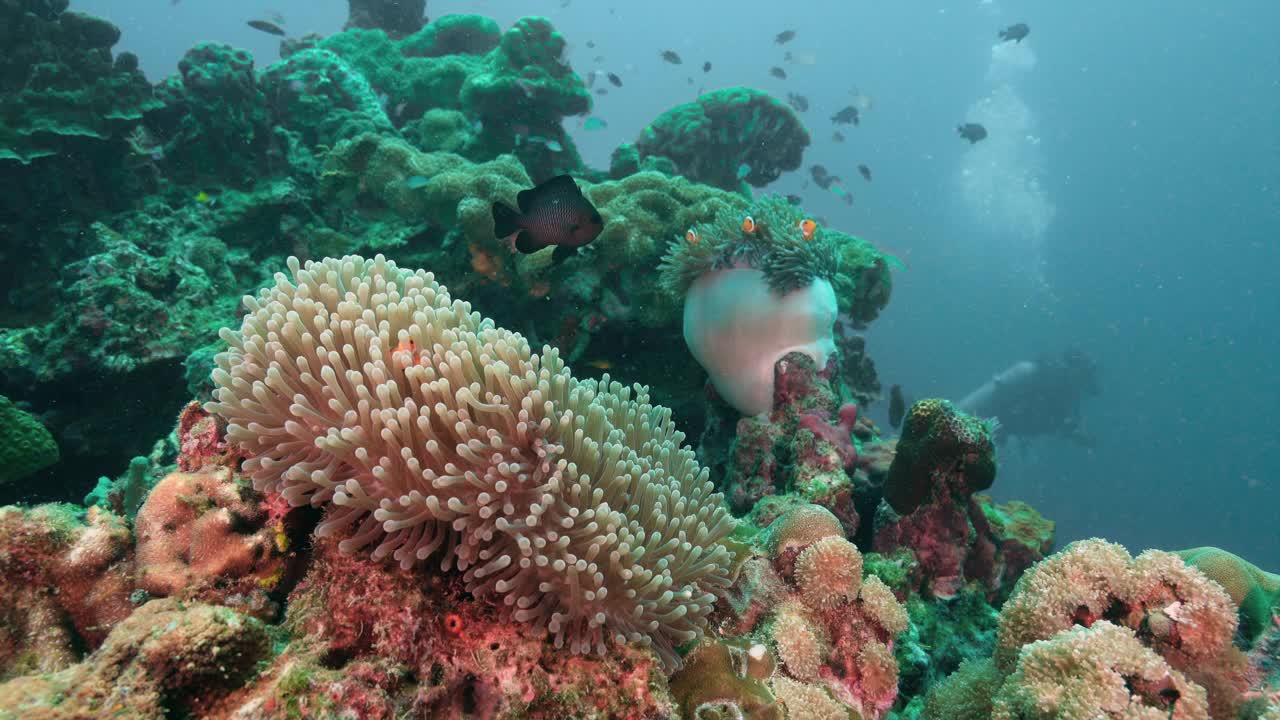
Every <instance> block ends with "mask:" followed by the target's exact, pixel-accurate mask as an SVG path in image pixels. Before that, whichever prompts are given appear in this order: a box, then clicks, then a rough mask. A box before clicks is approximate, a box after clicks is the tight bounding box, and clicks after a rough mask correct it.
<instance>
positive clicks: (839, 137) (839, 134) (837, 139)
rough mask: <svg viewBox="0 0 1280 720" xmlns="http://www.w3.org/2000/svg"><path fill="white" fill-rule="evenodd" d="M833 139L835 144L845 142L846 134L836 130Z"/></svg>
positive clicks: (832, 134)
mask: <svg viewBox="0 0 1280 720" xmlns="http://www.w3.org/2000/svg"><path fill="white" fill-rule="evenodd" d="M831 139H832V140H833V141H835V142H844V133H842V132H840V131H839V130H836V131H835V132H833V133H831Z"/></svg>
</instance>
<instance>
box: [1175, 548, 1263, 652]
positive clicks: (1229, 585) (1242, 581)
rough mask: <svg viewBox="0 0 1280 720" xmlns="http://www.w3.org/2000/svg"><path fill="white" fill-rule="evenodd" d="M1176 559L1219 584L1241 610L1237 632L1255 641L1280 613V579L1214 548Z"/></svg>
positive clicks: (1183, 553) (1180, 553)
mask: <svg viewBox="0 0 1280 720" xmlns="http://www.w3.org/2000/svg"><path fill="white" fill-rule="evenodd" d="M1177 554H1178V556H1179V557H1181V558H1182V559H1183V560H1185V561H1186V562H1187V564H1188V565H1190V566H1192V567H1194V568H1196V569H1197V570H1199V571H1200V572H1202V573H1204V574H1205V575H1207V576H1208V577H1209V579H1210V580H1212V581H1214V582H1216V583H1218V584H1219V585H1221V586H1222V588H1223V589H1224V590H1226V591H1227V595H1230V596H1231V601H1232V602H1234V603H1235V604H1236V606H1237V607H1238V608H1239V610H1240V632H1241V633H1243V634H1244V636H1245V637H1246V638H1248V639H1250V640H1252V639H1254V638H1256V637H1257V636H1258V635H1259V634H1260V633H1261V632H1262V631H1263V629H1264V628H1266V626H1267V623H1268V622H1270V621H1271V618H1272V613H1280V575H1277V574H1276V573H1269V572H1267V571H1265V570H1262V569H1261V568H1259V567H1258V566H1256V565H1254V564H1253V563H1251V562H1249V561H1248V560H1245V559H1244V558H1242V557H1240V556H1238V555H1235V554H1233V553H1229V552H1227V551H1226V550H1221V549H1219V548H1216V547H1198V548H1191V549H1190V550H1179V551H1178V552H1177Z"/></svg>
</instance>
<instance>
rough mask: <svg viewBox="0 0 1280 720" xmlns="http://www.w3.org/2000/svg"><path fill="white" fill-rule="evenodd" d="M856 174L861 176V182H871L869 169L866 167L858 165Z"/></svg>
mask: <svg viewBox="0 0 1280 720" xmlns="http://www.w3.org/2000/svg"><path fill="white" fill-rule="evenodd" d="M858 174H859V175H861V176H862V179H863V180H866V181H867V182H871V168H869V167H867V166H866V165H859V166H858Z"/></svg>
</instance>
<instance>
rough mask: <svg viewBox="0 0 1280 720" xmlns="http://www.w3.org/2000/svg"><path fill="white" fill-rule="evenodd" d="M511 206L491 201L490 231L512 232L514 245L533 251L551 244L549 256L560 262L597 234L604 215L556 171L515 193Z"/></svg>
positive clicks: (502, 236) (523, 251) (499, 234)
mask: <svg viewBox="0 0 1280 720" xmlns="http://www.w3.org/2000/svg"><path fill="white" fill-rule="evenodd" d="M516 204H517V205H518V206H519V207H520V209H519V210H515V209H513V208H511V207H509V206H507V205H505V204H503V203H500V202H495V203H494V204H493V232H494V235H495V236H497V237H499V238H505V237H510V236H512V235H515V248H516V250H519V251H520V252H522V253H534V252H537V251H539V250H541V249H543V248H546V247H552V246H555V249H556V250H555V254H554V255H553V256H552V259H553V260H554V261H555V262H560V261H562V260H564V259H566V258H568V257H570V256H572V255H573V254H574V253H576V252H577V250H578V248H580V247H582V246H584V245H587V244H588V243H590V242H591V241H592V240H595V239H596V237H597V236H599V235H600V231H601V230H603V229H604V219H603V218H601V217H600V213H599V211H597V210H596V208H595V206H594V205H592V204H591V201H590V200H588V199H587V198H586V197H585V196H583V194H582V190H581V189H580V188H579V187H578V184H577V183H576V182H574V181H573V178H571V177H569V176H568V175H557V176H556V177H553V178H551V179H550V180H548V181H546V182H544V183H542V184H541V185H539V186H537V187H535V188H531V189H529V190H521V191H520V193H519V194H517V195H516Z"/></svg>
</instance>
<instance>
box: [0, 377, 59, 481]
mask: <svg viewBox="0 0 1280 720" xmlns="http://www.w3.org/2000/svg"><path fill="white" fill-rule="evenodd" d="M56 462H58V444H57V443H56V442H54V440H53V435H51V434H50V433H49V430H48V429H47V428H45V426H44V425H42V424H40V421H39V420H37V419H35V417H33V416H32V415H31V414H30V413H28V412H26V411H24V410H23V409H22V408H19V407H18V406H17V405H14V404H13V401H12V400H10V399H9V398H7V397H5V396H4V395H0V485H2V484H4V483H7V482H13V481H14V480H21V479H22V478H24V477H26V476H28V475H30V474H31V473H34V472H38V471H40V470H43V469H44V468H47V467H49V466H50V465H52V464H54V463H56Z"/></svg>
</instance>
